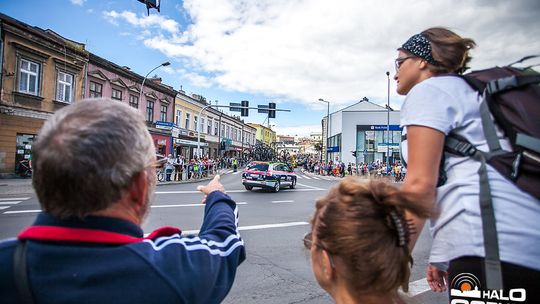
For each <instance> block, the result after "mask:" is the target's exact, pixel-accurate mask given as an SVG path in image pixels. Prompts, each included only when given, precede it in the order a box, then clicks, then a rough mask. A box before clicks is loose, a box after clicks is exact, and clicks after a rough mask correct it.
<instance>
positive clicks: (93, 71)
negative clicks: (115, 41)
mask: <svg viewBox="0 0 540 304" xmlns="http://www.w3.org/2000/svg"><path fill="white" fill-rule="evenodd" d="M86 74H87V77H86V81H85V89H84V92H85V96H84V97H87V98H92V97H97V98H99V97H108V98H111V99H113V100H118V101H119V102H125V103H127V104H129V105H130V106H132V107H134V108H136V109H138V110H139V112H140V113H141V114H142V115H143V116H144V117H145V118H146V122H147V125H148V130H149V131H150V134H151V135H152V138H153V139H154V144H155V146H156V152H158V153H161V154H164V155H167V154H169V153H171V151H172V142H171V138H172V137H171V130H169V129H167V128H163V127H162V126H164V125H167V123H173V120H174V117H173V113H174V98H175V96H176V94H177V93H178V92H177V91H175V90H174V89H173V88H172V87H170V86H167V85H164V84H162V83H161V79H146V81H145V82H144V88H143V94H142V98H140V100H139V96H141V95H140V88H141V83H142V82H143V79H144V77H143V76H141V75H139V74H137V73H134V72H132V71H131V70H130V69H129V68H128V67H121V66H119V65H116V64H114V63H112V62H110V61H108V60H106V59H103V58H101V57H99V56H96V55H94V54H92V53H90V58H89V62H88V71H87V73H86Z"/></svg>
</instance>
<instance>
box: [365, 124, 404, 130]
mask: <svg viewBox="0 0 540 304" xmlns="http://www.w3.org/2000/svg"><path fill="white" fill-rule="evenodd" d="M388 127H389V128H390V131H401V128H400V127H399V125H390V126H388V125H372V126H371V127H370V129H371V130H375V131H386V130H387V128H388Z"/></svg>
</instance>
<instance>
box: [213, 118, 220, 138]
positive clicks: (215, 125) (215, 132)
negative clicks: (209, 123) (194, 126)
mask: <svg viewBox="0 0 540 304" xmlns="http://www.w3.org/2000/svg"><path fill="white" fill-rule="evenodd" d="M218 128H219V121H217V120H215V121H214V135H216V136H217V135H218Z"/></svg>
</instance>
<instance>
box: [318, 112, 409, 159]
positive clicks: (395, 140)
mask: <svg viewBox="0 0 540 304" xmlns="http://www.w3.org/2000/svg"><path fill="white" fill-rule="evenodd" d="M399 115H400V113H399V111H395V110H390V111H388V110H387V108H386V107H382V106H379V105H377V104H374V103H372V102H370V101H360V102H358V103H356V104H353V105H351V106H349V107H346V108H344V109H341V110H339V111H336V112H334V113H330V119H329V120H328V121H329V132H328V134H329V137H328V142H329V145H328V148H326V147H324V146H326V140H327V138H326V121H327V117H325V118H324V119H323V121H322V126H323V128H322V134H323V147H324V148H323V155H322V157H323V159H324V160H325V161H326V159H327V157H328V159H330V160H332V161H334V162H335V161H343V162H345V163H349V162H352V163H354V162H358V163H360V162H376V161H380V162H386V160H387V159H388V160H389V161H390V163H393V162H395V161H397V160H400V159H401V157H400V144H401V128H400V127H399ZM387 128H389V129H390V132H387ZM325 151H326V153H325ZM353 152H355V154H356V156H354V155H353Z"/></svg>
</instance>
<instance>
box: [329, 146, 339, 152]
mask: <svg viewBox="0 0 540 304" xmlns="http://www.w3.org/2000/svg"><path fill="white" fill-rule="evenodd" d="M326 152H339V146H334V147H328V149H326Z"/></svg>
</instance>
